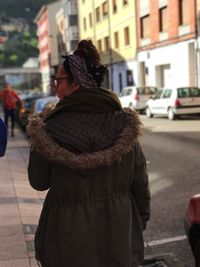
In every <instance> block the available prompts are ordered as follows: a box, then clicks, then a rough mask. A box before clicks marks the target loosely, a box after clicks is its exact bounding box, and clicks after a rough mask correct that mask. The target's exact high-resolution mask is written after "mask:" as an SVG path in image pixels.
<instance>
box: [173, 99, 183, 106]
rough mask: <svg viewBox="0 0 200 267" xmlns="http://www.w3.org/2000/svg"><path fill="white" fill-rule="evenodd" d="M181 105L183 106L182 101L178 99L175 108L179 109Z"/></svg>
mask: <svg viewBox="0 0 200 267" xmlns="http://www.w3.org/2000/svg"><path fill="white" fill-rule="evenodd" d="M180 105H181V102H180V100H179V99H178V98H177V99H176V100H175V103H174V106H175V108H178V107H180Z"/></svg>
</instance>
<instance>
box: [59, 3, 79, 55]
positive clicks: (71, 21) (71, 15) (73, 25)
mask: <svg viewBox="0 0 200 267" xmlns="http://www.w3.org/2000/svg"><path fill="white" fill-rule="evenodd" d="M61 5H62V9H63V13H64V25H63V26H64V40H65V46H66V48H65V50H66V53H67V54H71V53H72V52H73V51H74V50H75V49H76V48H77V45H78V42H79V27H78V9H77V0H62V2H61Z"/></svg>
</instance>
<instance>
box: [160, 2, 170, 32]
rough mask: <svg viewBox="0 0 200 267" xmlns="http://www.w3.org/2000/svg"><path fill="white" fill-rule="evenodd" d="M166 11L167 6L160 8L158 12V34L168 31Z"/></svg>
mask: <svg viewBox="0 0 200 267" xmlns="http://www.w3.org/2000/svg"><path fill="white" fill-rule="evenodd" d="M167 13H168V9H167V6H165V7H162V8H160V10H159V20H160V24H159V30H160V32H167V31H168V14H167Z"/></svg>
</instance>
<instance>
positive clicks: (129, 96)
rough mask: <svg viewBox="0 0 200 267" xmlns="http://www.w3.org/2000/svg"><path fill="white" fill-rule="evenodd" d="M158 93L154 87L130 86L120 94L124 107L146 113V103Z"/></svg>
mask: <svg viewBox="0 0 200 267" xmlns="http://www.w3.org/2000/svg"><path fill="white" fill-rule="evenodd" d="M157 91H158V89H157V88H156V87H152V86H143V87H136V86H129V87H125V88H124V89H123V90H122V92H121V93H120V94H119V99H120V101H121V104H122V107H130V108H132V109H135V110H138V111H144V110H145V107H146V102H147V101H148V99H149V98H150V97H152V96H153V95H155V93H156V92H157Z"/></svg>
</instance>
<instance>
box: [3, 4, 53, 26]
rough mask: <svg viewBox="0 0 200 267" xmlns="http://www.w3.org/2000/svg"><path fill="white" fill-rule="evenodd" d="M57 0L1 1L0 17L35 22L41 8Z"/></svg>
mask: <svg viewBox="0 0 200 267" xmlns="http://www.w3.org/2000/svg"><path fill="white" fill-rule="evenodd" d="M52 2H55V0H18V1H16V0H6V1H5V0H0V17H2V16H3V17H13V18H24V19H26V20H27V21H28V22H29V23H32V22H33V19H34V18H35V16H36V14H37V13H38V11H39V10H40V8H41V6H43V5H45V4H49V3H52Z"/></svg>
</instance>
